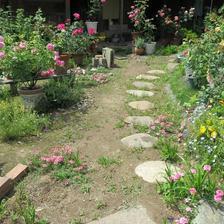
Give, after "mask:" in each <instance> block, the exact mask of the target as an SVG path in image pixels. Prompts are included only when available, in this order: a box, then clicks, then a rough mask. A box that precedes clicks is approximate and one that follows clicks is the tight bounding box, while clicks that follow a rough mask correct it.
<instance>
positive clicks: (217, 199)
mask: <svg viewBox="0 0 224 224" xmlns="http://www.w3.org/2000/svg"><path fill="white" fill-rule="evenodd" d="M214 200H215V201H216V202H220V201H222V196H220V195H217V194H215V195H214Z"/></svg>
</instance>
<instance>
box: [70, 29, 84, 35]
mask: <svg viewBox="0 0 224 224" xmlns="http://www.w3.org/2000/svg"><path fill="white" fill-rule="evenodd" d="M81 34H83V28H78V29H75V30H73V31H72V36H77V35H81Z"/></svg>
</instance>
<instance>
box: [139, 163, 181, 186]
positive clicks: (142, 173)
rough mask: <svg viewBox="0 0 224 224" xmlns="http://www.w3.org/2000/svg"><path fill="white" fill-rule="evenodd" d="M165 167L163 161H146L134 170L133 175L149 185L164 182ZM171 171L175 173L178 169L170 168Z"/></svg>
mask: <svg viewBox="0 0 224 224" xmlns="http://www.w3.org/2000/svg"><path fill="white" fill-rule="evenodd" d="M166 167H167V165H166V163H165V162H164V161H148V162H144V163H142V164H140V165H139V166H137V167H136V168H135V173H136V175H138V176H139V177H142V178H143V180H145V181H147V182H149V183H156V182H157V181H159V182H165V181H166V180H165V178H164V176H165V169H166ZM170 168H171V170H172V171H173V172H175V170H178V168H175V167H174V166H172V165H171V166H170Z"/></svg>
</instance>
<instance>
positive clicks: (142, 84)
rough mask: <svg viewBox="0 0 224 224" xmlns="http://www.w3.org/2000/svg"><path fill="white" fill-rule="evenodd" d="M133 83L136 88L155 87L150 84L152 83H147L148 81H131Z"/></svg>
mask: <svg viewBox="0 0 224 224" xmlns="http://www.w3.org/2000/svg"><path fill="white" fill-rule="evenodd" d="M133 85H134V86H135V87H136V88H140V89H141V88H143V89H149V90H150V89H154V88H155V85H154V84H152V83H149V82H138V81H136V82H133Z"/></svg>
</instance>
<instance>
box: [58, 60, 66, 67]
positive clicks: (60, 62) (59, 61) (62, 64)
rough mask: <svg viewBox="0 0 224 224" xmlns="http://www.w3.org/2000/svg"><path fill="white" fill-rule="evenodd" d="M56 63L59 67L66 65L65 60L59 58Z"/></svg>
mask: <svg viewBox="0 0 224 224" xmlns="http://www.w3.org/2000/svg"><path fill="white" fill-rule="evenodd" d="M56 65H58V66H59V67H63V66H64V65H65V62H64V61H62V60H60V59H57V60H56Z"/></svg>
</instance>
